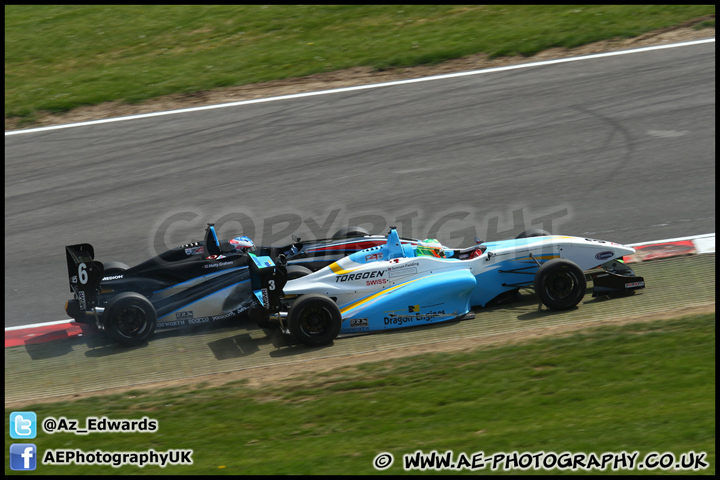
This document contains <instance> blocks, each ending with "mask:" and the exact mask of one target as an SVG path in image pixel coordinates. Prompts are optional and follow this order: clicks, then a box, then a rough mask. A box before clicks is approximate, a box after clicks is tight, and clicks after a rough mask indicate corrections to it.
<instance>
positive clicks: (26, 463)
mask: <svg viewBox="0 0 720 480" xmlns="http://www.w3.org/2000/svg"><path fill="white" fill-rule="evenodd" d="M36 457H37V447H36V446H35V444H33V443H13V444H12V445H10V469H11V470H35V467H36V466H37V458H36Z"/></svg>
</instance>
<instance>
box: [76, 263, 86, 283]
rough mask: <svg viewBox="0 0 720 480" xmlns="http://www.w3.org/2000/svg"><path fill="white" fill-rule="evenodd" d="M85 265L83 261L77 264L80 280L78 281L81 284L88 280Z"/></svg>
mask: <svg viewBox="0 0 720 480" xmlns="http://www.w3.org/2000/svg"><path fill="white" fill-rule="evenodd" d="M86 268H87V267H86V266H85V264H84V263H81V264H80V265H78V279H79V280H80V283H81V284H82V285H85V284H86V283H87V281H88V274H87V270H85V269H86Z"/></svg>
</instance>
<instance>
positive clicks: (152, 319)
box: [103, 292, 157, 347]
mask: <svg viewBox="0 0 720 480" xmlns="http://www.w3.org/2000/svg"><path fill="white" fill-rule="evenodd" d="M103 325H104V326H105V331H106V332H107V334H108V335H109V336H110V338H112V339H113V340H115V341H116V342H117V343H119V344H120V345H123V346H125V347H135V346H137V345H140V344H141V343H143V342H145V341H146V340H147V339H148V338H150V335H152V334H153V332H154V331H155V327H156V325H157V312H155V307H153V305H152V303H150V300H148V299H147V298H146V297H145V296H143V295H141V294H139V293H136V292H124V293H120V294H119V295H117V296H115V297H113V298H112V299H111V300H110V302H108V305H107V307H106V308H105V312H104V313H103Z"/></svg>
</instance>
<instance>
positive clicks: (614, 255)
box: [280, 228, 644, 344]
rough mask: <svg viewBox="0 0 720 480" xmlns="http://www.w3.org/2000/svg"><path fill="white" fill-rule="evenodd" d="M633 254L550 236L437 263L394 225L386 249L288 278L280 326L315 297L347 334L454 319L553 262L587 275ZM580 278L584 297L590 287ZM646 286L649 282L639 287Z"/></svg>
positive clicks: (456, 253) (473, 250) (526, 282)
mask: <svg viewBox="0 0 720 480" xmlns="http://www.w3.org/2000/svg"><path fill="white" fill-rule="evenodd" d="M634 252H635V250H634V249H633V248H630V247H626V246H624V245H620V244H617V243H612V242H606V241H602V240H593V239H586V238H579V237H570V236H562V235H549V236H540V237H530V238H519V239H514V240H504V241H497V242H488V243H483V244H478V245H476V246H474V247H470V248H467V249H463V250H455V249H448V248H446V249H445V250H444V254H445V258H436V257H432V256H418V255H417V246H416V245H408V244H403V243H401V241H400V238H399V236H398V234H397V231H396V230H395V229H394V228H393V229H391V231H390V233H389V235H388V240H387V243H386V244H385V245H382V246H376V247H373V248H368V249H365V250H362V251H359V252H356V253H353V254H351V255H349V256H347V257H345V258H342V259H340V260H338V261H336V262H334V263H332V264H330V265H328V266H327V267H324V268H322V269H320V270H318V271H316V272H314V273H311V274H309V275H306V276H304V277H301V278H298V279H295V280H290V281H288V282H287V283H286V284H285V286H284V288H283V292H282V294H283V297H282V298H283V299H284V300H283V301H284V303H285V305H286V306H289V311H290V314H289V315H286V316H282V318H281V321H280V325H281V328H284V326H285V325H284V323H286V322H290V321H292V317H293V315H292V308H293V307H292V304H293V302H294V301H297V299H298V298H302V296H303V295H309V294H312V295H319V296H324V297H327V298H329V299H332V301H334V302H335V304H336V305H337V307H338V309H339V311H340V316H341V326H340V329H339V333H341V334H354V333H363V332H371V331H380V330H388V329H395V328H402V327H407V326H415V325H425V324H430V323H436V322H442V321H447V320H453V319H457V318H460V317H463V316H464V315H466V314H467V313H469V312H470V311H471V308H472V307H475V306H479V307H484V306H487V305H488V304H490V303H491V302H492V301H493V300H495V299H497V298H499V297H502V296H503V295H504V294H507V293H508V292H516V291H517V290H518V289H519V288H524V287H532V286H533V284H534V282H535V278H536V274H537V272H538V270H539V269H540V267H541V266H542V265H543V264H545V263H546V262H549V261H551V260H555V259H566V260H569V261H570V262H572V263H574V264H575V265H576V266H577V267H579V270H581V271H582V272H585V271H586V270H589V269H592V268H594V267H598V266H600V265H610V264H611V263H613V261H615V263H618V262H617V260H618V259H619V260H620V261H621V260H622V257H623V256H625V255H631V254H632V253H634ZM582 272H581V274H582ZM582 276H583V278H582V279H581V281H582V294H581V295H580V297H582V295H584V289H585V283H584V282H585V278H584V274H582ZM614 276H617V275H614ZM623 278H625V279H630V278H633V279H637V278H639V277H629V276H626V277H623ZM626 283H627V284H630V283H632V282H630V281H627V282H626ZM642 286H644V282H643V283H642V285H639V283H638V282H636V285H634V287H635V288H641V287H642ZM283 319H284V320H286V322H283ZM289 330H290V331H292V330H293V329H292V328H290V329H289ZM300 340H301V341H302V339H300ZM308 344H310V343H308Z"/></svg>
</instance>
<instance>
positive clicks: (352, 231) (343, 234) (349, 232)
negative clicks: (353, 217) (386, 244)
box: [332, 226, 370, 240]
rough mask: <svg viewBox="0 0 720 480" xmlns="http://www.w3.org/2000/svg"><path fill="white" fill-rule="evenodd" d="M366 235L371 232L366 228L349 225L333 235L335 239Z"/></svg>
mask: <svg viewBox="0 0 720 480" xmlns="http://www.w3.org/2000/svg"><path fill="white" fill-rule="evenodd" d="M365 235H370V232H368V231H367V230H365V229H364V228H362V227H354V226H349V227H345V228H341V229H340V230H338V231H337V232H335V234H334V235H333V236H332V239H333V240H341V239H343V238H350V237H363V236H365Z"/></svg>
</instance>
